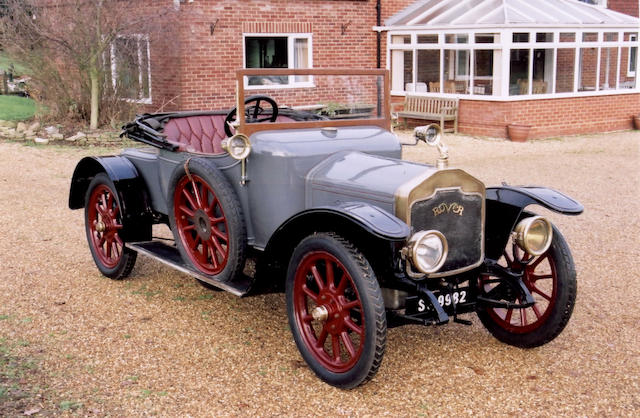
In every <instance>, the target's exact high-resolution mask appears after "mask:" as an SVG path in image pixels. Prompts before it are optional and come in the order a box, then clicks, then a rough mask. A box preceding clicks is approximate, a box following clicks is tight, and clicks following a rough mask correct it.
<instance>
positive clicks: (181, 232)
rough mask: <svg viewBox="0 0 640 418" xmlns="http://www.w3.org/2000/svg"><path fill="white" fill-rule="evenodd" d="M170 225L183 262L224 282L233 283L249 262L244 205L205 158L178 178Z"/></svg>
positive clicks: (195, 161)
mask: <svg viewBox="0 0 640 418" xmlns="http://www.w3.org/2000/svg"><path fill="white" fill-rule="evenodd" d="M171 184H172V186H171V188H170V190H173V192H172V194H171V202H170V208H171V209H170V211H169V222H170V224H171V230H172V232H173V235H174V237H175V241H176V245H177V247H178V250H179V251H180V254H181V255H182V258H183V259H184V260H185V261H186V262H188V263H190V264H191V265H192V266H193V267H194V268H195V269H197V270H198V271H200V272H202V273H204V274H206V275H208V276H211V277H212V278H215V279H216V280H219V281H229V280H232V279H233V278H234V277H235V276H236V275H237V274H238V273H240V272H241V271H242V266H243V265H244V261H245V246H246V229H245V224H244V219H243V216H242V211H241V208H240V202H239V201H238V198H237V197H236V195H235V192H234V190H233V189H232V188H231V185H229V183H228V181H227V179H226V178H225V177H224V175H223V174H222V173H221V172H220V171H219V170H218V169H217V167H216V166H215V165H213V164H211V163H209V162H208V161H206V160H204V159H201V158H193V159H190V160H189V161H188V171H187V170H185V167H184V166H181V167H178V168H177V169H176V172H175V173H174V175H173V177H172V182H171Z"/></svg>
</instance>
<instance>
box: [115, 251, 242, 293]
mask: <svg viewBox="0 0 640 418" xmlns="http://www.w3.org/2000/svg"><path fill="white" fill-rule="evenodd" d="M125 245H126V246H127V248H130V249H132V250H133V251H136V252H138V253H140V254H142V255H146V256H147V257H150V258H153V259H154V260H158V261H160V262H161V263H164V264H166V265H168V266H169V267H173V268H174V269H176V270H178V271H180V272H182V273H185V274H188V275H189V276H192V277H195V278H196V279H198V280H201V281H203V282H205V283H209V284H210V285H212V286H215V287H217V288H220V289H222V290H226V291H227V292H229V293H233V294H234V295H236V296H240V297H242V296H244V295H246V294H247V293H248V292H249V290H250V289H251V285H252V284H253V282H252V280H251V279H250V278H249V277H246V276H240V277H238V278H236V279H235V280H233V281H231V282H221V281H219V280H216V279H212V278H211V277H210V276H207V275H205V274H202V273H200V272H198V271H196V270H194V269H193V267H191V266H189V265H187V264H186V263H185V262H184V261H183V260H182V256H180V253H179V252H178V249H177V248H176V247H174V246H171V245H167V244H165V243H164V242H160V241H141V242H127V243H126V244H125Z"/></svg>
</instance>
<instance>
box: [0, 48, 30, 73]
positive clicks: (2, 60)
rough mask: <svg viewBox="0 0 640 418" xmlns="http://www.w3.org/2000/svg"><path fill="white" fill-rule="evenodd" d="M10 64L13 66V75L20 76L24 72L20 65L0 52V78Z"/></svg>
mask: <svg viewBox="0 0 640 418" xmlns="http://www.w3.org/2000/svg"><path fill="white" fill-rule="evenodd" d="M11 64H13V71H14V74H15V75H18V76H20V75H23V74H24V73H25V72H26V70H25V68H24V67H23V66H22V65H20V64H19V63H18V62H16V61H14V60H12V59H11V58H9V57H7V56H6V55H5V54H3V53H1V52H0V76H1V75H2V71H6V70H8V69H9V66H10V65H11Z"/></svg>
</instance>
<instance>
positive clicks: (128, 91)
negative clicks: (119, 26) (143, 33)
mask: <svg viewBox="0 0 640 418" xmlns="http://www.w3.org/2000/svg"><path fill="white" fill-rule="evenodd" d="M147 54H148V43H147V41H146V40H142V39H141V40H139V39H138V38H117V39H116V40H115V41H114V60H113V63H112V65H114V67H115V73H114V74H113V77H114V81H115V83H114V84H115V88H116V92H117V94H118V96H119V97H122V98H127V99H135V100H138V99H145V98H149V62H148V55H147Z"/></svg>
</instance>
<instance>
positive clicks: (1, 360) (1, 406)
mask: <svg viewBox="0 0 640 418" xmlns="http://www.w3.org/2000/svg"><path fill="white" fill-rule="evenodd" d="M28 345H29V343H28V342H27V341H26V340H19V341H18V343H17V344H14V343H11V342H9V341H8V340H7V339H6V338H3V337H0V416H18V415H21V414H22V412H23V411H24V410H25V408H26V407H27V406H28V405H30V404H32V403H33V401H34V399H35V393H33V392H34V390H33V388H31V387H30V386H29V385H28V384H27V383H26V382H25V379H26V378H27V377H28V376H29V375H30V374H31V373H34V372H35V369H36V368H37V363H36V360H35V359H33V358H31V357H23V356H18V355H16V354H15V353H14V351H15V348H16V347H26V346H28Z"/></svg>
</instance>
